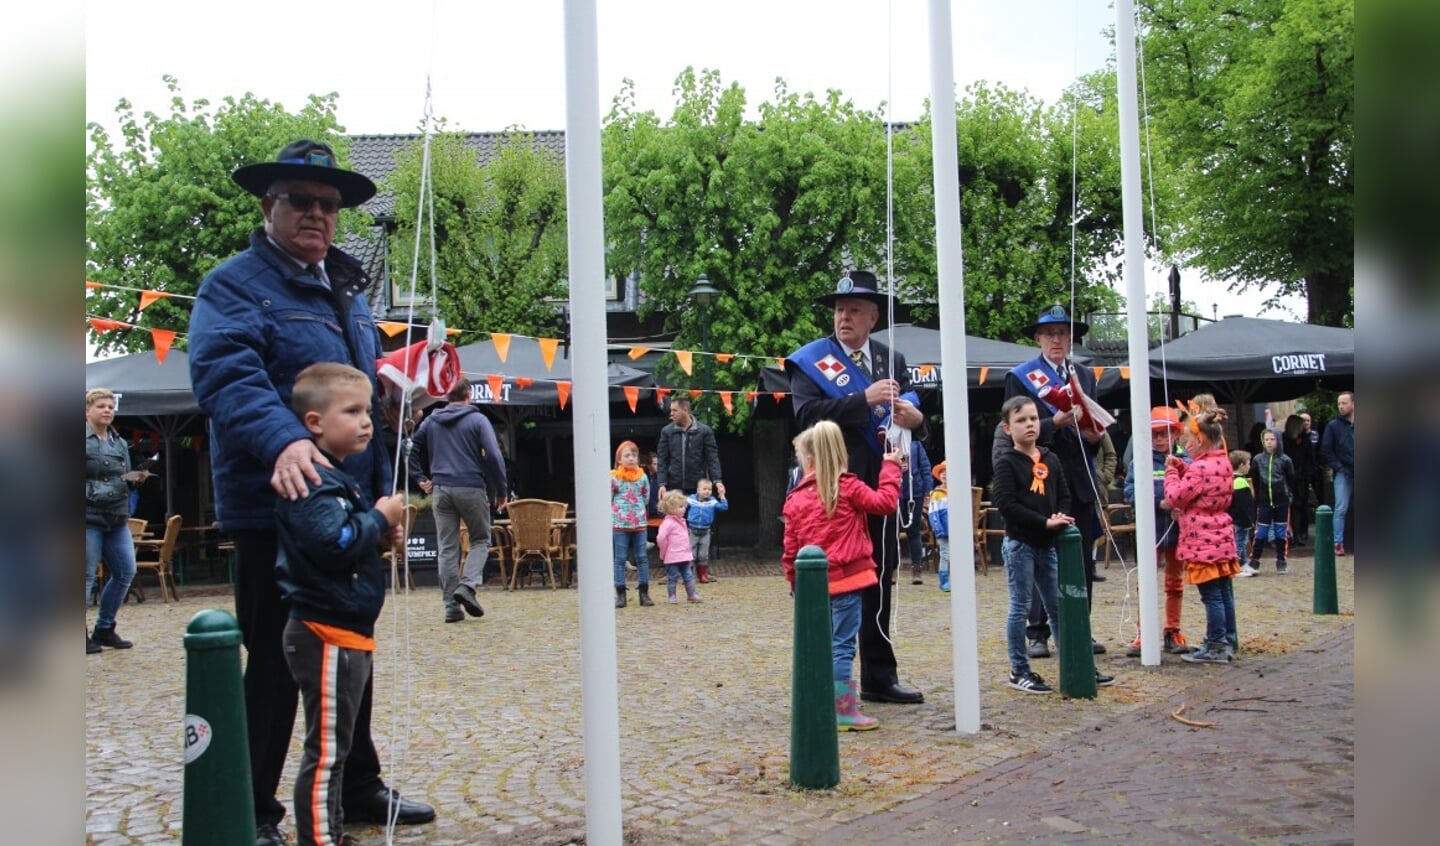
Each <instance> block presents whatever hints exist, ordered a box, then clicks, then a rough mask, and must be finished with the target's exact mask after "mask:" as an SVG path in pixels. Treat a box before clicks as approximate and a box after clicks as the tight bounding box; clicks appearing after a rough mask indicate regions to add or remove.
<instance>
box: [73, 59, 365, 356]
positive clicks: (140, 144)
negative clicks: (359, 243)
mask: <svg viewBox="0 0 1440 846" xmlns="http://www.w3.org/2000/svg"><path fill="white" fill-rule="evenodd" d="M165 83H166V85H167V86H168V88H169V90H170V91H171V93H172V94H173V95H174V96H173V97H172V99H171V101H170V113H169V114H168V115H166V116H163V117H162V116H160V115H157V114H155V113H153V112H146V113H145V114H144V115H143V116H141V117H137V116H136V115H135V113H134V110H133V108H132V107H131V105H130V103H129V101H126V100H121V101H120V103H119V104H118V105H117V106H116V113H117V114H118V115H119V117H120V126H119V129H120V138H119V139H118V141H117V140H115V139H112V138H111V137H110V135H109V133H108V132H107V131H106V130H105V128H104V127H103V126H101V125H100V124H98V123H90V124H89V125H87V127H86V131H87V132H88V134H89V138H90V150H89V152H88V153H87V155H86V159H85V168H86V170H85V173H86V181H85V242H86V257H85V273H86V278H87V279H90V280H93V281H96V282H102V283H105V284H108V285H120V286H124V287H128V288H139V289H148V290H158V291H166V292H168V293H171V294H182V295H194V294H195V292H196V291H197V290H198V289H199V287H200V282H201V280H203V279H204V278H205V274H207V273H209V272H210V271H211V270H212V269H213V268H214V267H215V266H216V265H217V264H219V263H220V262H221V261H224V260H225V259H226V258H228V257H229V256H231V255H233V254H234V253H236V252H239V251H240V250H243V249H245V247H246V244H247V239H248V238H249V235H250V232H251V231H252V230H253V229H254V228H255V227H256V226H259V225H260V224H261V222H262V220H261V216H260V205H259V201H258V200H256V199H255V198H254V197H252V196H250V195H249V194H247V193H246V192H245V191H244V190H243V189H241V188H240V186H238V185H236V184H235V183H234V182H233V181H231V179H230V174H231V173H232V172H234V170H235V169H236V168H237V167H240V166H241V165H244V164H253V163H255V162H263V161H272V160H273V159H274V158H275V153H276V151H278V150H280V149H281V148H282V147H284V146H285V145H286V144H288V143H290V142H291V141H294V140H295V139H297V138H314V139H316V140H319V141H324V142H325V143H327V144H329V145H331V147H333V148H334V149H335V152H336V154H337V155H338V156H340V158H341V159H342V160H343V159H344V157H345V152H346V150H347V149H348V144H347V142H346V138H345V136H344V135H343V134H342V133H343V131H344V128H343V127H341V126H339V125H338V124H337V123H336V118H335V107H336V101H337V99H338V95H336V94H333V93H332V94H327V95H325V96H323V97H322V96H311V97H310V99H309V101H308V102H307V103H306V105H305V106H304V107H303V108H302V109H301V110H300V111H299V113H295V114H292V113H290V112H288V111H286V110H285V108H284V107H283V106H281V105H280V104H279V103H272V102H270V101H269V100H260V99H256V98H255V97H254V96H253V95H251V94H246V95H245V96H243V97H241V98H240V99H238V100H237V99H235V98H233V97H226V98H225V99H224V101H223V104H222V105H221V106H220V107H219V108H218V109H214V110H213V111H212V110H211V108H210V102H209V101H208V100H203V99H196V100H192V101H190V102H188V103H187V102H186V100H185V99H184V97H183V96H182V95H181V91H180V84H179V82H178V81H177V80H175V79H174V78H173V77H169V76H167V77H165ZM362 217H363V215H362V214H361V213H359V212H353V211H347V212H344V213H342V216H341V228H342V230H344V231H355V230H357V229H358V228H360V227H361V226H362V225H363V223H364V221H363V220H362ZM139 297H140V295H139V294H138V293H135V292H133V291H119V290H114V289H109V288H99V289H95V290H92V291H90V292H89V294H88V296H87V298H86V304H85V308H86V312H87V313H88V314H92V315H95V316H99V317H108V318H113V319H117V320H122V321H125V322H127V323H132V324H135V325H137V326H144V327H154V328H159V329H172V330H177V331H181V332H183V331H184V330H185V327H186V326H187V325H188V324H189V322H190V301H189V300H186V299H179V298H169V299H163V300H160V301H158V302H156V303H154V304H153V305H151V306H150V307H149V308H147V309H146V310H145V311H144V312H141V311H140V310H139ZM90 340H91V342H92V343H94V344H95V346H96V348H97V350H98V351H100V352H102V353H106V352H137V351H140V350H145V349H149V348H150V338H149V336H148V333H144V332H103V333H101V332H95V331H93V330H91V331H90ZM176 346H179V347H183V346H184V339H183V337H182V338H181V339H179V340H177V341H176Z"/></svg>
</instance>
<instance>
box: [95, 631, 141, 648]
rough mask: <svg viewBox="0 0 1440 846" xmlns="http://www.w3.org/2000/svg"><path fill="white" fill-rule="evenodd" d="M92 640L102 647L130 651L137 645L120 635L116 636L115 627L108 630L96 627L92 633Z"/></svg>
mask: <svg viewBox="0 0 1440 846" xmlns="http://www.w3.org/2000/svg"><path fill="white" fill-rule="evenodd" d="M90 639H91V640H93V641H95V642H96V643H98V644H100V645H101V646H108V647H110V648H111V649H129V648H130V647H132V646H134V645H135V644H133V643H131V642H130V641H128V640H126V639H125V638H123V637H121V636H120V635H118V634H115V627H114V626H111V627H110V628H108V629H102V628H100V627H99V626H96V627H95V630H94V631H93V632H91V633H90Z"/></svg>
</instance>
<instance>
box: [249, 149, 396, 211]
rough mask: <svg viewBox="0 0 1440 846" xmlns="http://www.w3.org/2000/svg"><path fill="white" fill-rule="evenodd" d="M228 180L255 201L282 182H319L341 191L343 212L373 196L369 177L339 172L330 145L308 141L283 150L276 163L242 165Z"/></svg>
mask: <svg viewBox="0 0 1440 846" xmlns="http://www.w3.org/2000/svg"><path fill="white" fill-rule="evenodd" d="M230 178H231V179H233V180H235V184H236V185H239V186H240V187H241V188H244V189H245V190H246V191H249V192H250V193H251V194H254V195H255V196H257V197H263V196H265V192H266V191H268V190H270V186H271V185H273V184H275V183H276V182H277V181H279V180H281V179H303V180H305V181H306V182H321V183H324V184H326V185H332V186H334V187H335V188H338V189H339V190H340V205H341V206H343V207H345V208H351V207H352V206H358V205H360V204H361V203H363V202H365V201H366V200H368V199H370V198H371V197H373V196H375V190H376V189H375V183H374V182H371V181H370V179H369V177H367V176H365V175H364V174H361V173H356V172H355V171H353V170H345V169H343V168H341V167H340V165H339V164H337V163H336V161H335V151H334V150H332V149H330V145H329V144H321V143H320V142H319V141H311V140H309V139H308V138H307V139H303V140H300V141H296V142H294V143H293V144H290V145H288V146H286V147H285V149H283V150H281V151H280V154H279V155H278V156H276V157H275V161H273V162H264V163H262V164H252V165H245V166H244V167H241V168H238V169H236V171H235V172H234V173H233V174H231V175H230Z"/></svg>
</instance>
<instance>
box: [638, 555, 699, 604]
mask: <svg viewBox="0 0 1440 846" xmlns="http://www.w3.org/2000/svg"><path fill="white" fill-rule="evenodd" d="M621 566H624V565H621ZM680 582H684V583H685V595H686V596H694V595H695V570H694V569H693V568H692V567H691V566H690V562H689V561H680V562H678V563H675V564H666V565H665V592H666V594H667V595H669V596H674V595H675V585H676V584H678V583H680Z"/></svg>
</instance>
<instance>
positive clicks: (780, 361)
mask: <svg viewBox="0 0 1440 846" xmlns="http://www.w3.org/2000/svg"><path fill="white" fill-rule="evenodd" d="M775 363H776V364H778V365H780V369H781V370H784V369H785V357H784V356H781V357H779V358H777V359H775Z"/></svg>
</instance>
